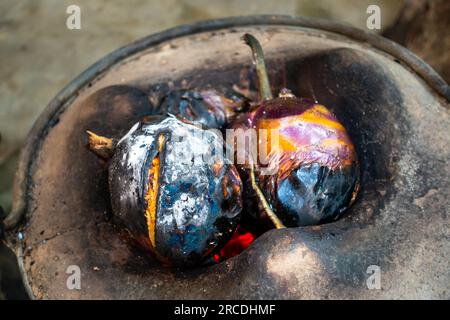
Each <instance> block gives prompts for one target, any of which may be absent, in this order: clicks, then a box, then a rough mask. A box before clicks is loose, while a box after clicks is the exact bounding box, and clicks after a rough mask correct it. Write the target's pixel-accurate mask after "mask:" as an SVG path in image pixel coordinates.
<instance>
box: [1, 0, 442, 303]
mask: <svg viewBox="0 0 450 320" xmlns="http://www.w3.org/2000/svg"><path fill="white" fill-rule="evenodd" d="M72 4H75V5H78V6H79V7H80V9H81V30H69V29H67V27H66V19H67V17H68V14H67V13H66V9H67V7H68V6H69V5H72ZM371 4H375V5H378V6H379V7H380V8H381V29H380V30H373V31H374V32H378V33H382V34H383V35H385V36H387V37H389V38H391V39H393V40H394V41H397V42H399V43H400V44H402V45H404V46H406V47H408V48H410V49H411V50H412V51H413V52H415V53H416V54H417V55H419V56H420V57H422V58H423V59H424V60H425V61H427V62H428V63H429V64H431V65H432V66H433V67H434V68H435V69H436V70H437V71H438V72H439V73H441V75H442V76H443V77H444V78H446V80H447V82H448V81H449V78H450V74H449V72H450V63H449V61H450V59H449V58H450V57H449V52H450V37H449V36H448V30H449V29H450V28H449V27H450V18H449V17H450V1H448V0H277V1H269V0H253V1H243V0H240V1H238V0H228V1H219V0H217V1H216V0H165V1H149V0H126V1H125V0H124V1H117V0H116V1H111V0H109V1H107V0H96V1H89V0H77V1H75V0H70V1H69V0H68V1H66V0H20V1H17V0H2V1H1V2H0V135H1V140H0V206H2V207H3V209H4V211H5V212H6V213H7V212H9V211H10V209H11V202H12V184H13V176H14V172H15V169H16V164H17V160H18V156H19V152H20V148H21V146H22V144H23V142H24V139H25V138H26V135H27V133H28V131H29V129H30V128H31V126H32V124H33V122H34V121H35V119H36V118H37V117H38V115H39V114H40V113H41V112H42V110H43V109H44V108H45V107H46V105H47V103H48V102H49V101H50V100H51V99H52V97H54V96H55V95H56V93H57V92H58V91H59V90H61V89H62V88H63V87H64V86H65V85H66V84H67V83H68V82H69V81H71V80H72V79H73V78H75V77H76V76H77V75H78V74H80V73H81V72H82V71H83V70H85V69H86V68H87V67H89V66H90V65H91V64H92V63H94V62H95V61H97V60H98V59H100V58H101V57H103V56H104V55H106V54H107V53H109V52H111V51H112V50H114V49H116V48H118V47H121V46H123V45H126V44H128V43H130V42H132V41H134V40H137V39H139V38H142V37H144V36H147V35H149V34H152V33H155V32H158V31H162V30H164V29H167V28H171V27H174V26H177V25H180V24H186V23H192V22H195V21H199V20H205V19H214V18H220V17H228V16H239V15H251V14H287V15H294V16H308V17H318V18H323V19H330V20H334V21H339V22H343V23H347V24H350V25H353V26H355V27H358V28H361V29H366V28H367V27H366V20H367V17H368V16H369V14H368V13H367V12H366V10H367V7H368V6H369V5H371ZM13 257H14V256H13V255H12V254H11V253H10V252H8V251H7V249H6V248H5V247H4V246H3V245H2V244H1V243H0V299H2V298H10V299H17V298H23V297H24V296H25V293H24V292H23V289H21V288H20V285H19V282H18V281H17V278H18V274H17V270H16V268H15V262H14V259H13ZM2 289H3V290H2Z"/></svg>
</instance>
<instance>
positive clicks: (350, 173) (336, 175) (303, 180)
mask: <svg viewBox="0 0 450 320" xmlns="http://www.w3.org/2000/svg"><path fill="white" fill-rule="evenodd" d="M357 172H358V166H357V164H353V165H351V166H346V167H343V168H337V169H336V170H331V169H329V168H327V167H324V166H321V165H319V164H318V163H314V164H311V165H306V166H301V167H299V168H297V169H296V170H294V171H292V173H291V174H290V175H289V176H288V177H286V178H285V179H284V180H282V181H280V182H279V183H278V185H277V189H276V191H275V192H276V197H274V198H275V199H276V201H275V206H276V209H277V210H276V211H277V214H278V216H279V217H280V219H281V220H282V221H283V223H284V224H285V225H286V226H287V227H296V226H307V225H316V224H320V223H325V222H330V221H333V220H336V219H338V218H339V217H340V216H341V215H342V213H343V212H344V211H345V209H347V208H348V207H349V206H350V204H351V200H352V197H353V193H354V190H355V187H356V185H357V180H358V173H357ZM271 196H272V197H273V195H271Z"/></svg>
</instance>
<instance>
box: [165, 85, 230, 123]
mask: <svg viewBox="0 0 450 320" xmlns="http://www.w3.org/2000/svg"><path fill="white" fill-rule="evenodd" d="M159 107H160V112H162V113H170V114H173V115H176V116H178V117H180V118H184V119H186V120H189V121H191V122H196V123H200V124H202V125H204V126H206V127H208V128H214V129H218V128H222V127H223V126H224V125H225V122H226V117H225V112H224V110H223V109H221V108H220V106H211V105H209V104H207V103H206V101H205V100H204V98H203V96H202V94H201V93H200V92H197V91H187V90H179V91H171V92H169V93H168V94H167V96H165V97H164V99H163V100H162V102H161V104H160V106H159Z"/></svg>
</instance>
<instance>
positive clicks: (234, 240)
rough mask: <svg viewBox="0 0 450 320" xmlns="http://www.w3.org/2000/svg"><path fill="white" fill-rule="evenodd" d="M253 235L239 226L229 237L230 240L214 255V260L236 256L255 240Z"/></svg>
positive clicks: (218, 260)
mask: <svg viewBox="0 0 450 320" xmlns="http://www.w3.org/2000/svg"><path fill="white" fill-rule="evenodd" d="M255 238H256V237H255V235H253V234H252V233H251V232H248V231H247V230H245V229H244V228H242V227H241V226H239V227H238V228H237V229H236V231H235V232H234V234H233V236H232V237H231V239H230V241H228V242H227V244H226V245H225V246H224V247H223V248H222V249H221V250H220V253H216V254H215V255H214V261H215V262H220V261H223V260H226V259H228V258H232V257H234V256H237V255H238V254H240V253H241V252H242V251H244V250H245V249H247V248H248V247H249V246H250V244H251V243H252V242H253V241H254V240H255Z"/></svg>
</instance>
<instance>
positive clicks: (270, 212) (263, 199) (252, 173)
mask: <svg viewBox="0 0 450 320" xmlns="http://www.w3.org/2000/svg"><path fill="white" fill-rule="evenodd" d="M250 181H251V183H252V188H253V190H255V192H256V195H257V197H258V199H259V201H260V203H261V205H262V207H263V209H264V211H265V212H266V214H267V216H268V217H269V218H270V220H271V221H272V223H273V224H274V226H275V228H277V229H283V228H286V226H285V225H284V224H283V222H281V220H280V219H279V218H278V217H277V215H276V214H275V212H273V210H272V209H271V208H270V205H269V203H268V202H267V200H266V197H265V196H264V194H263V192H262V191H261V189H260V188H259V186H258V184H257V183H256V178H255V166H254V165H253V164H251V167H250Z"/></svg>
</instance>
